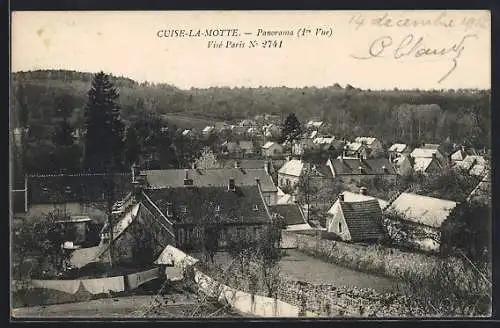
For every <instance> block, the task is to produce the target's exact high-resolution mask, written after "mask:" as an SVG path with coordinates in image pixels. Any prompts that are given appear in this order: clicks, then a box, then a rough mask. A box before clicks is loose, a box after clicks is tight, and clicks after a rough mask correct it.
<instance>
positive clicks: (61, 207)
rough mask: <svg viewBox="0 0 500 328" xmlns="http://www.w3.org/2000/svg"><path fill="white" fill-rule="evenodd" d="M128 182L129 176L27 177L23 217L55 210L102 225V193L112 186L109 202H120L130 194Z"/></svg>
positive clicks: (105, 200) (97, 174)
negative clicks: (86, 218) (84, 217)
mask: <svg viewBox="0 0 500 328" xmlns="http://www.w3.org/2000/svg"><path fill="white" fill-rule="evenodd" d="M131 178H132V175H131V173H115V174H105V173H82V174H55V175H28V176H26V178H25V190H26V192H25V193H24V195H25V210H26V211H27V213H26V215H27V216H28V217H42V216H44V215H46V214H48V213H50V212H53V211H56V210H57V211H62V212H64V213H66V214H67V215H68V216H79V215H85V216H88V217H90V218H91V219H92V220H93V221H95V222H99V223H103V222H104V221H105V220H106V217H107V215H106V213H105V211H106V206H107V199H106V194H105V192H104V190H106V188H108V186H109V183H112V186H113V188H112V189H111V190H112V191H111V193H110V194H109V195H110V197H111V201H112V202H113V203H114V202H116V201H119V200H122V199H124V198H125V196H126V195H127V194H129V193H130V192H131V190H132V187H131Z"/></svg>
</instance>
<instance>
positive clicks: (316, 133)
mask: <svg viewBox="0 0 500 328" xmlns="http://www.w3.org/2000/svg"><path fill="white" fill-rule="evenodd" d="M317 135H318V131H316V130H315V131H313V132H311V134H310V135H309V139H314V138H316V136H317Z"/></svg>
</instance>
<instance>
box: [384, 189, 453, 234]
mask: <svg viewBox="0 0 500 328" xmlns="http://www.w3.org/2000/svg"><path fill="white" fill-rule="evenodd" d="M455 206H457V203H456V202H453V201H451V200H444V199H439V198H434V197H428V196H421V195H417V194H413V193H402V194H401V195H399V197H398V198H396V199H395V200H394V202H393V203H392V204H391V205H390V206H389V208H388V210H389V211H395V212H398V213H400V214H403V215H404V216H405V217H406V219H408V220H410V221H413V222H416V223H420V224H423V225H427V226H430V227H434V228H439V227H440V226H441V224H442V223H443V222H444V220H446V218H447V217H448V216H449V215H450V212H451V211H452V210H453V209H454V208H455Z"/></svg>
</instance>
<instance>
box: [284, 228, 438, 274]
mask: <svg viewBox="0 0 500 328" xmlns="http://www.w3.org/2000/svg"><path fill="white" fill-rule="evenodd" d="M282 237H283V240H284V241H286V245H287V246H288V247H290V248H297V249H298V250H300V251H302V252H304V253H307V254H309V255H312V256H317V257H321V258H323V259H325V260H326V261H329V262H332V263H336V264H339V265H342V266H344V267H348V268H351V269H354V270H358V271H363V272H368V273H374V274H379V275H384V276H388V277H399V276H401V275H402V274H415V273H419V272H429V270H430V269H431V268H432V267H434V266H435V265H436V263H437V261H438V258H437V257H435V256H431V255H425V254H421V253H411V252H403V251H401V250H398V249H395V248H388V247H383V246H381V245H360V244H354V243H346V242H341V241H333V240H326V239H321V238H319V237H318V236H314V235H311V234H302V233H296V232H290V231H283V233H282Z"/></svg>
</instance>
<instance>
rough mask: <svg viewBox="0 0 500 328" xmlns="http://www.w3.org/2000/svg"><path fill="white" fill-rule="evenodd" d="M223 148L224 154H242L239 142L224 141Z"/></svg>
mask: <svg viewBox="0 0 500 328" xmlns="http://www.w3.org/2000/svg"><path fill="white" fill-rule="evenodd" d="M221 146H222V153H223V154H236V153H239V152H240V145H239V142H238V141H224V142H223V143H222V145H221Z"/></svg>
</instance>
